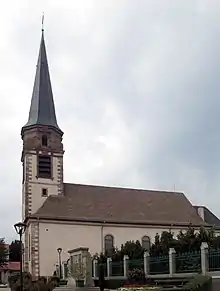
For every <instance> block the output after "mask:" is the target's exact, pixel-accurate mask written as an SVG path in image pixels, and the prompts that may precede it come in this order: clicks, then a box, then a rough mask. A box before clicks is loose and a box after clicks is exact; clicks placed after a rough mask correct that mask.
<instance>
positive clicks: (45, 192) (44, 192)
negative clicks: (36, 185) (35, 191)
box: [41, 188, 48, 197]
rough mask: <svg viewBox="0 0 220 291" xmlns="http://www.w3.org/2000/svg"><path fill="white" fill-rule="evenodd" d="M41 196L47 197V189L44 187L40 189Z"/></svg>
mask: <svg viewBox="0 0 220 291" xmlns="http://www.w3.org/2000/svg"><path fill="white" fill-rule="evenodd" d="M41 196H43V197H47V196H48V190H47V189H46V188H43V189H42V194H41Z"/></svg>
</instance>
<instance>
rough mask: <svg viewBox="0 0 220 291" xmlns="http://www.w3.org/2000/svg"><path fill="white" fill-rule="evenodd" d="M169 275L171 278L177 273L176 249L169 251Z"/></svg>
mask: <svg viewBox="0 0 220 291" xmlns="http://www.w3.org/2000/svg"><path fill="white" fill-rule="evenodd" d="M169 273H170V275H171V276H172V275H173V274H175V273H176V251H175V249H174V248H170V249H169Z"/></svg>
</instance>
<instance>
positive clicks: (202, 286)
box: [184, 275, 212, 291]
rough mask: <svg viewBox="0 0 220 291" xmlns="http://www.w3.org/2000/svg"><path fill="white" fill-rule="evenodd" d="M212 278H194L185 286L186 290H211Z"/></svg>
mask: <svg viewBox="0 0 220 291" xmlns="http://www.w3.org/2000/svg"><path fill="white" fill-rule="evenodd" d="M211 283H212V278H211V277H209V276H204V275H196V276H195V277H193V278H192V279H191V280H190V281H189V282H188V283H186V285H184V290H189V291H197V290H198V291H200V290H204V291H205V290H206V291H209V290H211Z"/></svg>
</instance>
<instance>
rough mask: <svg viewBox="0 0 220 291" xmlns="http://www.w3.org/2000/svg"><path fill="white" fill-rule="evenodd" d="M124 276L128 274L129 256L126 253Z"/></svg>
mask: <svg viewBox="0 0 220 291" xmlns="http://www.w3.org/2000/svg"><path fill="white" fill-rule="evenodd" d="M123 262H124V277H127V276H128V264H129V257H128V256H127V255H125V256H124V259H123Z"/></svg>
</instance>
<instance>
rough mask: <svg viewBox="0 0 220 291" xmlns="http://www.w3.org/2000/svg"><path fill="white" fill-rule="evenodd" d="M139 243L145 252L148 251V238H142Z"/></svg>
mask: <svg viewBox="0 0 220 291" xmlns="http://www.w3.org/2000/svg"><path fill="white" fill-rule="evenodd" d="M141 243H142V247H143V248H144V249H145V250H146V251H148V252H149V251H150V238H149V236H146V235H145V236H143V237H142V240H141Z"/></svg>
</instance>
